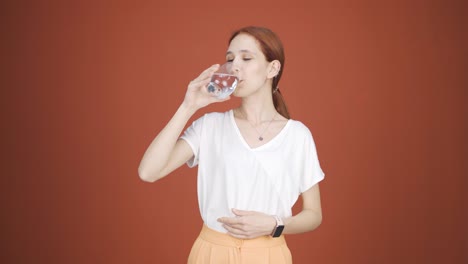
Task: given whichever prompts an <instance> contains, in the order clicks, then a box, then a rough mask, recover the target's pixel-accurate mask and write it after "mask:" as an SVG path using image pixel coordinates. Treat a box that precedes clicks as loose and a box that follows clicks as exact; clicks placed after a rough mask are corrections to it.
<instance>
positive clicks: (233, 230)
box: [223, 225, 247, 236]
mask: <svg viewBox="0 0 468 264" xmlns="http://www.w3.org/2000/svg"><path fill="white" fill-rule="evenodd" d="M223 227H224V229H226V230H227V231H228V232H229V233H231V234H234V235H237V236H243V235H246V234H247V233H246V231H245V230H242V229H240V228H235V227H232V226H230V225H223Z"/></svg>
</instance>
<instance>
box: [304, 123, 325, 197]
mask: <svg viewBox="0 0 468 264" xmlns="http://www.w3.org/2000/svg"><path fill="white" fill-rule="evenodd" d="M303 153H304V155H303V160H302V162H301V164H302V170H301V174H300V175H301V176H300V177H301V179H300V187H299V188H300V190H299V191H300V193H303V192H305V191H307V190H308V189H310V188H311V187H312V186H314V185H315V184H317V183H318V182H320V181H322V180H323V179H324V177H325V174H324V173H323V171H322V168H321V167H320V162H319V159H318V156H317V149H316V147H315V142H314V139H313V137H312V133H311V132H310V130H309V129H308V128H306V127H305V126H304V137H303Z"/></svg>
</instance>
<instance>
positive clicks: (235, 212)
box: [232, 208, 254, 216]
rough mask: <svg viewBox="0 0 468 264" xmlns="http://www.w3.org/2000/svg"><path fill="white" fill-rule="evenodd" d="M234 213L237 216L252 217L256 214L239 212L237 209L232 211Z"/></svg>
mask: <svg viewBox="0 0 468 264" xmlns="http://www.w3.org/2000/svg"><path fill="white" fill-rule="evenodd" d="M232 212H233V213H234V214H235V215H237V216H244V215H252V214H253V213H254V212H252V211H244V210H238V209H235V208H233V209H232Z"/></svg>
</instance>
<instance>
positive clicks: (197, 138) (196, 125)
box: [180, 116, 204, 168]
mask: <svg viewBox="0 0 468 264" xmlns="http://www.w3.org/2000/svg"><path fill="white" fill-rule="evenodd" d="M203 120H204V116H203V117H200V118H199V119H197V120H195V121H194V122H193V123H192V124H191V125H190V126H189V127H188V128H187V129H186V130H185V131H184V133H183V135H182V136H181V137H180V138H181V139H183V140H185V141H186V142H187V143H188V144H189V146H190V147H191V148H192V152H193V157H192V158H191V159H190V160H188V161H187V166H189V167H190V168H193V167H195V166H197V165H198V157H199V153H200V142H201V135H202V129H203Z"/></svg>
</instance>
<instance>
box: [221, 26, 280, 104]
mask: <svg viewBox="0 0 468 264" xmlns="http://www.w3.org/2000/svg"><path fill="white" fill-rule="evenodd" d="M226 61H227V62H228V63H230V64H231V65H232V71H233V72H234V74H235V75H236V76H237V78H238V79H239V83H238V85H237V88H236V90H235V92H234V95H235V96H238V97H245V96H248V95H250V94H253V93H256V92H257V91H259V90H263V89H269V90H271V81H272V77H273V76H271V77H270V75H271V65H270V64H271V63H269V62H268V61H267V60H266V58H265V55H263V52H262V50H261V49H260V46H259V44H258V43H257V41H256V39H255V38H253V37H252V36H250V35H247V34H239V35H237V36H236V37H235V38H234V39H233V40H232V41H231V43H230V44H229V47H228V51H227V53H226Z"/></svg>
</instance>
